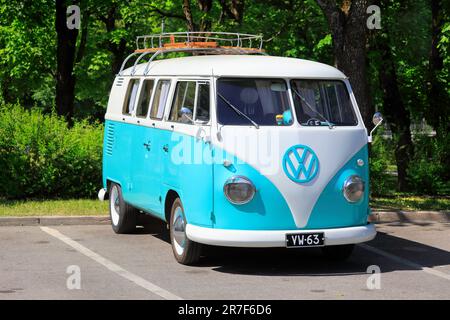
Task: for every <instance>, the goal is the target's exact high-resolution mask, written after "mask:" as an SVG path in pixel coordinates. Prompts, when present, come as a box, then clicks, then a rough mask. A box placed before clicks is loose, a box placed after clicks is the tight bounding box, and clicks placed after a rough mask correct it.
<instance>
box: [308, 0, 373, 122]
mask: <svg viewBox="0 0 450 320" xmlns="http://www.w3.org/2000/svg"><path fill="white" fill-rule="evenodd" d="M317 3H318V4H319V6H320V7H321V9H322V11H323V12H324V14H325V16H326V18H327V20H328V24H329V27H330V29H331V35H332V38H333V50H334V55H335V59H336V63H335V64H336V67H337V68H338V69H340V70H341V71H342V72H343V73H344V74H345V75H346V76H347V77H349V80H350V83H351V85H352V88H353V92H354V94H355V97H356V100H357V102H358V106H359V109H360V111H361V114H362V116H363V119H364V123H365V125H366V127H367V128H371V127H372V126H373V125H372V121H371V119H372V114H373V112H374V107H373V105H372V102H371V97H370V92H369V84H368V81H367V61H366V41H367V34H366V33H367V26H366V19H367V16H366V8H367V5H368V1H367V0H352V1H351V0H345V1H343V2H342V5H341V7H338V6H337V3H336V0H317Z"/></svg>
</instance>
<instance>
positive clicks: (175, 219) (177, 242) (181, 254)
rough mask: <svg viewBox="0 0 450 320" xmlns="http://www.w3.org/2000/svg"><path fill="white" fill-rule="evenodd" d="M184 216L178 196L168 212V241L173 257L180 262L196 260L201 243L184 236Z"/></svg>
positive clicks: (199, 252) (194, 261)
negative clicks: (170, 244)
mask: <svg viewBox="0 0 450 320" xmlns="http://www.w3.org/2000/svg"><path fill="white" fill-rule="evenodd" d="M186 224H187V223H186V218H185V216H184V209H183V205H182V204H181V200H180V198H176V199H175V201H174V202H173V204H172V210H171V212H170V241H171V243H172V251H173V255H174V256H175V259H176V260H177V261H178V262H179V263H181V264H186V265H189V264H194V263H196V262H198V260H199V259H200V254H201V248H202V246H201V244H200V243H197V242H194V241H191V240H189V239H188V237H187V236H186Z"/></svg>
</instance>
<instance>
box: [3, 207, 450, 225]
mask: <svg viewBox="0 0 450 320" xmlns="http://www.w3.org/2000/svg"><path fill="white" fill-rule="evenodd" d="M146 220H148V221H146ZM369 221H370V222H373V223H389V222H401V223H415V222H416V223H417V222H441V223H442V222H443V223H449V222H450V212H446V211H401V210H399V211H383V210H373V211H372V214H371V215H370V216H369ZM142 222H144V223H145V222H148V223H151V218H150V219H145V218H144V220H143V221H142ZM110 223H111V220H110V218H109V216H70V217H62V216H42V217H0V227H2V226H3V227H7V226H60V225H65V226H71V225H106V224H110Z"/></svg>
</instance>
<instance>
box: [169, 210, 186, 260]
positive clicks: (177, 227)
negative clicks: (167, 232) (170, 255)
mask: <svg viewBox="0 0 450 320" xmlns="http://www.w3.org/2000/svg"><path fill="white" fill-rule="evenodd" d="M172 230H173V242H174V246H175V250H176V251H177V253H178V254H179V255H180V256H181V255H182V254H183V252H184V247H185V245H186V221H185V219H184V214H183V210H182V209H181V207H177V208H176V209H175V212H174V217H173V221H172Z"/></svg>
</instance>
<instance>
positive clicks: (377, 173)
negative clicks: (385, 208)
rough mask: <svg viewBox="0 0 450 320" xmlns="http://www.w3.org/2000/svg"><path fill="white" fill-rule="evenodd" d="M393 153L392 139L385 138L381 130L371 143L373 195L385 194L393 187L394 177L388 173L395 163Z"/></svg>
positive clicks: (371, 183) (371, 184)
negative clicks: (391, 165) (390, 166)
mask: <svg viewBox="0 0 450 320" xmlns="http://www.w3.org/2000/svg"><path fill="white" fill-rule="evenodd" d="M392 154H393V151H392V140H388V139H385V138H383V137H382V132H381V130H380V132H377V135H375V136H374V142H373V143H372V144H371V145H370V159H369V160H370V186H371V193H372V194H373V195H385V194H386V192H387V190H391V189H392V181H391V180H392V177H390V176H389V175H388V173H387V171H388V167H389V165H390V164H392V163H393V159H392Z"/></svg>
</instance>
